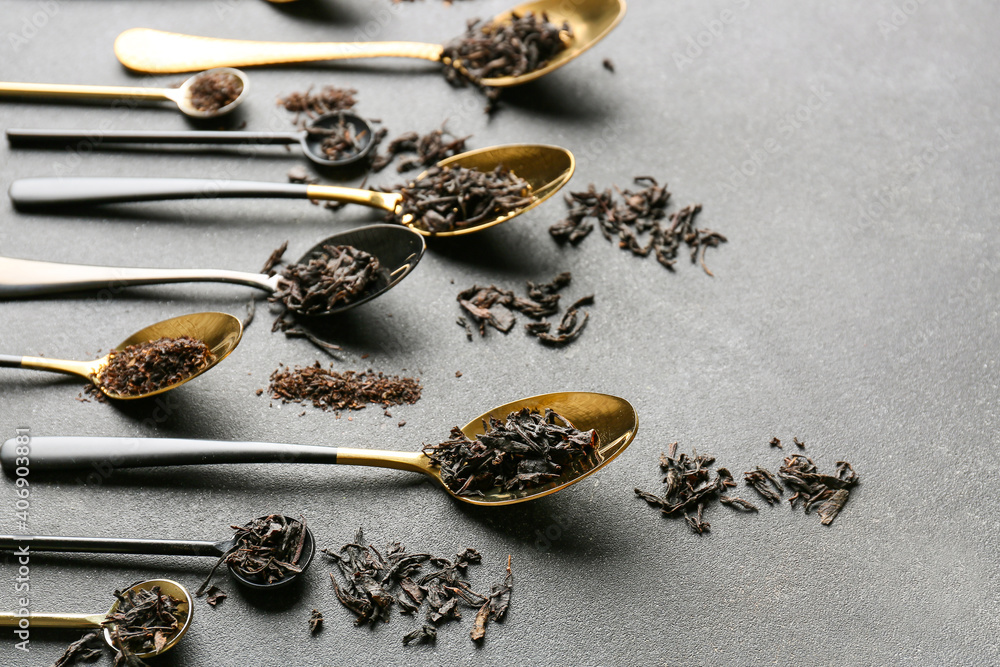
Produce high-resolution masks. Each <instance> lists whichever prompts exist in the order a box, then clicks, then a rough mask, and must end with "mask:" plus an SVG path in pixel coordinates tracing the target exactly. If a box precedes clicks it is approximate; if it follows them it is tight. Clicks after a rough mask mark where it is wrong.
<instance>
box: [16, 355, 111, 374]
mask: <svg viewBox="0 0 1000 667" xmlns="http://www.w3.org/2000/svg"><path fill="white" fill-rule="evenodd" d="M94 365H95V364H94V362H93V361H73V360H71V359H47V358H45V357H18V356H15V355H10V354H3V355H0V367H4V368H27V369H30V370H36V371H50V372H52V373H64V374H66V375H79V376H80V377H82V378H86V379H87V380H92V379H93V377H92V376H93V373H94Z"/></svg>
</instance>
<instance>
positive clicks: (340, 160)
mask: <svg viewBox="0 0 1000 667" xmlns="http://www.w3.org/2000/svg"><path fill="white" fill-rule="evenodd" d="M341 122H343V123H344V125H345V126H346V127H347V130H348V131H349V132H350V133H351V134H352V135H353V136H354V137H356V138H357V141H358V148H357V149H356V150H355V151H354V152H353V153H350V154H349V155H345V156H343V157H337V158H334V159H331V158H330V157H329V156H327V154H326V153H325V152H324V151H323V147H322V144H323V138H324V136H326V135H325V134H324V131H326V130H337V129H338V128H339V126H340V123H341ZM88 140H90V141H95V142H100V143H101V144H102V145H104V144H171V145H176V144H205V145H212V146H219V145H232V144H246V145H248V146H253V145H255V144H295V143H298V144H301V146H302V152H303V153H304V154H305V156H306V157H307V158H308V159H309V160H311V161H312V162H314V163H316V164H318V165H320V166H323V167H343V166H346V165H349V164H354V163H355V162H358V161H360V160H363V159H364V158H366V157H367V156H368V154H369V153H370V152H371V150H372V147H373V146H374V144H373V143H372V127H371V125H370V124H369V123H368V121H367V120H365V119H364V118H361V117H360V116H356V115H354V114H350V113H341V112H336V113H329V114H324V115H322V116H317V117H316V118H314V119H313V120H311V121H310V122H309V124H308V126H307V127H306V129H305V130H302V131H298V132H247V131H241V130H232V131H227V130H217V131H212V130H204V131H178V132H173V131H169V130H144V131H135V130H95V131H90V132H88V131H86V130H21V129H16V130H15V129H11V130H7V141H9V142H10V144H11V145H12V146H38V145H43V146H51V145H58V146H64V145H72V144H74V143H76V142H80V141H88Z"/></svg>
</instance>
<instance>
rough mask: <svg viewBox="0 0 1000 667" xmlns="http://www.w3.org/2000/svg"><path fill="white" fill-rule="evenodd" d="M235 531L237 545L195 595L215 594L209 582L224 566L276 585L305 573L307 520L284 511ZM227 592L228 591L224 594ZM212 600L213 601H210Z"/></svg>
mask: <svg viewBox="0 0 1000 667" xmlns="http://www.w3.org/2000/svg"><path fill="white" fill-rule="evenodd" d="M230 528H232V529H233V530H234V531H235V534H234V535H233V540H234V543H233V546H232V548H231V549H229V551H227V552H226V553H224V554H223V555H222V557H221V558H219V560H218V561H217V562H216V563H215V566H214V567H213V568H212V571H211V572H209V573H208V577H207V578H206V579H205V581H204V582H203V583H202V584H201V586H200V587H199V588H198V590H197V591H196V592H195V595H197V596H199V597H201V596H202V595H205V594H206V593H208V594H211V592H212V589H213V588H215V587H214V586H213V587H212V588H209V584H210V583H211V581H212V577H213V576H214V575H215V571H216V570H217V569H218V568H219V566H220V565H223V564H225V565H228V566H230V567H231V568H232V569H233V570H235V571H236V572H237V573H238V574H240V575H241V576H242V577H244V578H246V579H250V580H253V581H257V582H260V583H262V584H273V583H276V582H278V581H281V580H282V579H284V578H286V577H288V576H290V575H295V574H299V573H301V572H302V566H301V563H302V556H303V552H304V549H305V544H306V524H305V519H302V518H300V519H289V518H288V517H286V516H283V515H281V514H271V515H268V516H265V517H259V518H256V519H253V520H252V521H249V522H247V523H246V524H244V525H242V526H236V525H234V526H230ZM223 595H224V594H223ZM210 602H211V601H210Z"/></svg>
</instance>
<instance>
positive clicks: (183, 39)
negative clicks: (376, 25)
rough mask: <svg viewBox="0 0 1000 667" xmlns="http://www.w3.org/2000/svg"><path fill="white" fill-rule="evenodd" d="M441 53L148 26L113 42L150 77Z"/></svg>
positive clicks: (433, 47)
mask: <svg viewBox="0 0 1000 667" xmlns="http://www.w3.org/2000/svg"><path fill="white" fill-rule="evenodd" d="M443 50H444V49H443V47H442V46H441V45H440V44H425V43H423V42H254V41H247V40H240V39H216V38H213V37H196V36H194V35H181V34H178V33H172V32H163V31H161V30H150V29H149V28H133V29H131V30H126V31H125V32H123V33H122V34H120V35H118V39H116V40H115V55H117V56H118V60H120V61H121V63H122V64H123V65H125V66H126V67H128V68H130V69H133V70H138V71H140V72H155V73H167V72H195V71H198V70H203V69H210V68H212V67H246V66H251V65H275V64H280V63H301V62H309V61H314V60H347V59H354V58H380V57H394V58H419V59H421V60H432V61H435V62H438V61H440V60H441V53H442V51H443Z"/></svg>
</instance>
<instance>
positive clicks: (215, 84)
mask: <svg viewBox="0 0 1000 667" xmlns="http://www.w3.org/2000/svg"><path fill="white" fill-rule="evenodd" d="M189 93H190V95H191V105H192V106H193V107H194V108H195V109H197V110H198V111H218V110H219V109H221V108H222V107H224V106H226V105H228V104H232V103H233V102H235V101H236V98H238V97H239V96H240V95H242V94H243V81H241V80H240V77H238V76H236V75H235V74H233V73H232V72H226V71H218V72H210V73H206V74H199V75H198V76H197V77H195V79H194V82H193V83H192V84H191V88H190V89H189Z"/></svg>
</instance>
